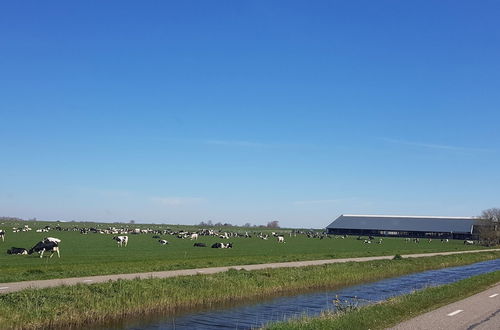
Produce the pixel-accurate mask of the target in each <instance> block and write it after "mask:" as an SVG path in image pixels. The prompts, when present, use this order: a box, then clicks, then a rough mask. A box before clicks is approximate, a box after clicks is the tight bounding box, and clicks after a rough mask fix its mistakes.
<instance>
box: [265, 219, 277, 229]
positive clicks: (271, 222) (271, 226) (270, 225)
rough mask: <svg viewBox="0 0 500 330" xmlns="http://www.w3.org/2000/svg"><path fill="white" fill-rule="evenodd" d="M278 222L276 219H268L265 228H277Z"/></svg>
mask: <svg viewBox="0 0 500 330" xmlns="http://www.w3.org/2000/svg"><path fill="white" fill-rule="evenodd" d="M279 223H280V222H279V221H277V220H274V221H269V222H268V223H267V226H266V227H267V228H279V227H280V225H279Z"/></svg>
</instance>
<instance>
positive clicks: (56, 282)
mask: <svg viewBox="0 0 500 330" xmlns="http://www.w3.org/2000/svg"><path fill="white" fill-rule="evenodd" d="M488 251H500V249H487V250H469V251H454V252H435V253H419V254H405V255H402V257H403V258H420V257H432V256H438V255H452V254H461V253H477V252H488ZM392 258H393V256H379V257H360V258H342V259H328V260H309V261H292V262H279V263H269V264H256V265H239V266H224V267H211V268H195V269H181V270H167V271H162V272H148V273H134V274H115V275H99V276H88V277H72V278H59V279H51V280H38V281H23V282H9V283H0V294H1V293H9V292H15V291H20V290H23V289H27V288H48V287H55V286H60V285H75V284H78V283H84V284H93V283H102V282H107V281H116V280H118V279H123V280H131V279H136V278H140V279H148V278H166V277H175V276H186V275H198V274H215V273H221V272H225V271H228V270H229V269H237V270H241V269H244V270H257V269H265V268H283V267H304V266H317V265H325V264H335V263H342V262H350V261H354V262H364V261H372V260H384V259H392Z"/></svg>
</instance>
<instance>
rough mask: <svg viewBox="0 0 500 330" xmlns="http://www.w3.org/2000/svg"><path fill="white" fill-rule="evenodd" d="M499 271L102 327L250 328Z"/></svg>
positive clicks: (406, 280) (395, 281)
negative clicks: (337, 304)
mask: <svg viewBox="0 0 500 330" xmlns="http://www.w3.org/2000/svg"><path fill="white" fill-rule="evenodd" d="M498 270H500V259H495V260H489V261H484V262H478V263H475V264H471V265H467V266H459V267H451V268H444V269H439V270H431V271H426V272H421V273H415V274H411V275H405V276H401V277H396V278H390V279H385V280H381V281H377V282H372V283H366V284H361V285H356V286H351V287H345V288H342V289H338V290H329V291H321V292H313V293H306V294H299V295H294V296H286V297H278V298H273V299H267V300H259V301H253V302H247V303H245V304H241V305H237V306H235V305H226V306H220V308H217V309H214V308H212V309H205V310H198V311H194V312H187V313H183V314H179V315H170V316H163V317H158V316H157V317H156V318H148V319H142V320H135V321H130V322H129V321H127V323H121V324H119V325H118V324H115V325H114V326H111V327H106V329H129V330H153V329H203V330H206V329H252V328H258V327H261V326H263V325H265V324H266V323H269V322H276V321H283V320H286V319H289V318H293V317H298V316H301V315H305V314H306V315H309V316H315V315H319V314H320V313H321V312H322V311H326V310H335V304H334V302H333V301H334V299H335V298H336V297H338V298H339V299H340V300H341V301H347V302H348V303H352V304H357V305H359V306H361V305H366V304H372V303H376V302H379V301H383V300H386V299H389V298H391V297H395V296H399V295H403V294H407V293H411V292H413V291H415V290H421V289H424V288H427V287H431V286H438V285H443V284H448V283H453V282H457V281H460V280H462V279H465V278H468V277H471V276H475V275H480V274H485V273H489V272H493V271H498Z"/></svg>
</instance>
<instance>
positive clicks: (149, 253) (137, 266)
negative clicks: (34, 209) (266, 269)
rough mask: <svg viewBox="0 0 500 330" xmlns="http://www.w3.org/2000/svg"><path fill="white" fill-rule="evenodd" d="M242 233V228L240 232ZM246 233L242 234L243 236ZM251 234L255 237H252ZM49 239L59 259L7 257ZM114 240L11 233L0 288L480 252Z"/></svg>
mask: <svg viewBox="0 0 500 330" xmlns="http://www.w3.org/2000/svg"><path fill="white" fill-rule="evenodd" d="M240 230H241V228H240ZM243 232H244V231H243ZM252 234H253V233H252ZM45 236H53V237H57V238H59V239H61V240H62V242H61V245H60V250H61V258H60V259H59V258H57V257H54V258H52V259H49V258H43V259H40V258H38V256H37V255H30V256H29V255H27V256H19V255H8V254H6V253H5V251H6V250H7V249H8V248H10V247H12V246H15V247H25V248H30V247H32V246H33V245H34V244H35V243H36V242H38V241H39V240H41V239H42V238H43V237H45ZM112 236H113V235H101V234H88V235H81V234H80V233H79V232H74V231H61V232H55V231H54V232H50V233H36V232H33V231H31V232H19V233H10V232H9V233H7V235H6V238H5V242H1V241H0V249H3V251H2V253H0V264H1V265H2V267H1V268H0V283H3V282H13V281H14V282H17V281H27V280H41V279H50V278H61V277H79V276H91V275H105V274H121V273H124V272H128V273H138V272H152V271H162V270H174V269H188V268H200V267H215V266H230V265H245V264H258V263H268V262H285V261H297V260H314V259H332V258H348V257H364V256H378V255H395V254H411V253H425V252H442V251H457V250H470V249H478V248H481V247H476V246H471V245H468V246H464V245H463V241H450V242H448V243H441V242H440V241H439V240H433V241H432V242H430V243H429V242H428V241H426V240H422V241H421V243H420V244H415V243H406V242H405V241H404V239H401V238H384V240H383V243H382V244H364V243H363V241H359V240H357V239H356V237H349V238H347V239H334V238H328V239H323V240H320V239H310V238H307V237H306V236H304V235H298V236H297V237H290V236H286V238H285V239H286V243H285V244H279V243H278V242H277V241H276V239H269V240H262V239H259V238H257V237H255V235H253V237H252V238H232V239H230V240H229V241H231V242H232V243H233V245H234V248H233V249H211V248H195V247H193V241H191V240H189V239H179V238H177V237H175V236H171V235H162V236H161V238H162V239H166V240H168V241H169V242H170V244H168V245H166V246H162V245H160V244H159V243H158V239H157V238H152V236H155V235H152V234H141V235H129V244H128V246H127V247H126V248H119V247H118V246H117V244H116V242H115V241H113V240H112ZM220 241H222V240H221V239H220V238H214V237H200V238H199V239H198V242H203V243H205V244H207V245H208V246H210V245H211V244H213V243H214V242H220Z"/></svg>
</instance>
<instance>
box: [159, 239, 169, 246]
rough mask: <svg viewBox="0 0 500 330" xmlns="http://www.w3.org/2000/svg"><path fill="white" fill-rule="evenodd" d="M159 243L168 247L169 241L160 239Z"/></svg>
mask: <svg viewBox="0 0 500 330" xmlns="http://www.w3.org/2000/svg"><path fill="white" fill-rule="evenodd" d="M158 243H160V244H161V245H167V244H168V241H167V240H165V239H160V240H158Z"/></svg>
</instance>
